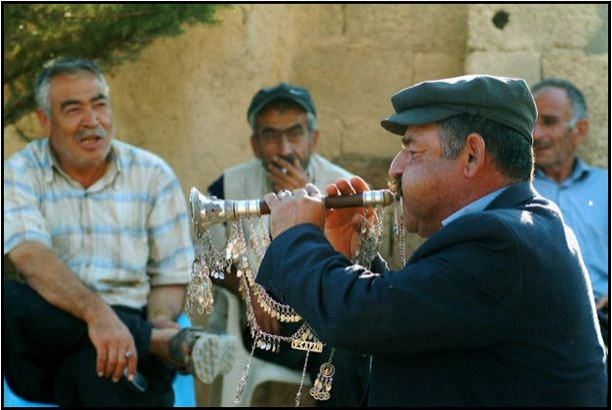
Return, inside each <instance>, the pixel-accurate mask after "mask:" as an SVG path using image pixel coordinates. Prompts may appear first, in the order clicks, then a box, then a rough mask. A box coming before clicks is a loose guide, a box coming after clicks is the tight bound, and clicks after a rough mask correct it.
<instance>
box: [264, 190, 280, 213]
mask: <svg viewBox="0 0 612 410" xmlns="http://www.w3.org/2000/svg"><path fill="white" fill-rule="evenodd" d="M263 200H264V201H266V204H268V208H270V210H273V209H274V208H276V207H277V206H278V204H279V203H280V199H278V197H277V196H276V194H275V193H274V192H269V193H267V194H265V195H264V197H263Z"/></svg>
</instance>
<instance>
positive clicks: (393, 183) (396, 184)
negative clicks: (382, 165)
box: [387, 175, 403, 196]
mask: <svg viewBox="0 0 612 410" xmlns="http://www.w3.org/2000/svg"><path fill="white" fill-rule="evenodd" d="M387 187H388V188H389V190H390V191H391V192H393V193H394V194H396V195H399V196H403V193H402V176H401V175H397V176H395V177H393V178H390V179H389V181H387Z"/></svg>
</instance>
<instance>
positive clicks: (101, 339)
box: [87, 305, 138, 383]
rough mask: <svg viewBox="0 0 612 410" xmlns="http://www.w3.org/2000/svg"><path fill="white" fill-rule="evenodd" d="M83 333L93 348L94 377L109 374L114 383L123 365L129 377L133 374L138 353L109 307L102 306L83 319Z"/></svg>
mask: <svg viewBox="0 0 612 410" xmlns="http://www.w3.org/2000/svg"><path fill="white" fill-rule="evenodd" d="M87 332H88V334H89V338H90V339H91V342H92V343H93V345H94V347H95V349H96V372H97V373H98V376H100V377H110V378H111V379H112V380H113V382H115V383H116V382H118V381H119V380H120V378H121V376H122V375H123V369H124V368H125V367H126V366H127V369H128V379H129V380H131V379H132V378H133V377H134V374H135V373H136V368H137V365H138V352H137V351H136V346H135V344H134V338H133V337H132V334H131V333H130V331H129V330H128V328H127V326H125V324H124V323H123V322H122V321H121V320H120V319H119V318H118V317H117V315H116V314H115V312H113V310H112V309H111V308H110V306H108V305H106V307H105V308H104V309H101V310H100V311H99V312H98V314H97V315H96V316H95V317H94V318H93V319H91V320H89V321H87Z"/></svg>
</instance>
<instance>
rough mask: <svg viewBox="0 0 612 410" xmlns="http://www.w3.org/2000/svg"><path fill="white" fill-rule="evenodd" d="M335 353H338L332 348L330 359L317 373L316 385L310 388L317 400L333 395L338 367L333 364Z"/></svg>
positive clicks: (326, 398) (323, 399) (311, 393)
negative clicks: (332, 390)
mask: <svg viewBox="0 0 612 410" xmlns="http://www.w3.org/2000/svg"><path fill="white" fill-rule="evenodd" d="M334 353H336V349H335V348H332V350H331V353H330V355H329V359H327V361H326V362H325V363H323V364H322V365H321V367H320V368H319V374H317V378H316V379H315V381H314V386H312V387H311V388H310V395H311V396H312V397H313V398H314V399H315V400H321V401H325V400H329V398H330V397H331V394H330V391H331V388H332V380H333V379H334V378H333V376H334V373H335V372H336V368H335V367H334V365H333V364H332V360H333V358H334Z"/></svg>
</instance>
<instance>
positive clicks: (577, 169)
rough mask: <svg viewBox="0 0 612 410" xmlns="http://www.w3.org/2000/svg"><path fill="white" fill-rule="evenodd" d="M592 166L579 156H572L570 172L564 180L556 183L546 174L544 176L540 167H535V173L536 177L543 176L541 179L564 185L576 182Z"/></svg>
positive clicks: (586, 173)
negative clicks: (572, 164) (572, 162)
mask: <svg viewBox="0 0 612 410" xmlns="http://www.w3.org/2000/svg"><path fill="white" fill-rule="evenodd" d="M592 168H593V167H591V166H589V165H588V164H587V163H586V162H584V161H582V160H581V159H580V158H578V157H574V167H573V168H572V172H571V173H570V174H569V176H568V177H567V178H566V179H565V181H563V182H561V183H557V181H555V180H553V179H551V178H549V177H548V176H546V174H545V173H544V172H542V170H541V169H539V168H537V167H536V171H535V172H536V175H537V177H538V178H543V179H547V180H550V181H553V182H554V183H555V184H557V185H564V184H571V183H573V182H576V181H578V180H580V179H582V178H584V177H585V176H587V175H588V174H589V173H590V172H591V170H592Z"/></svg>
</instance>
